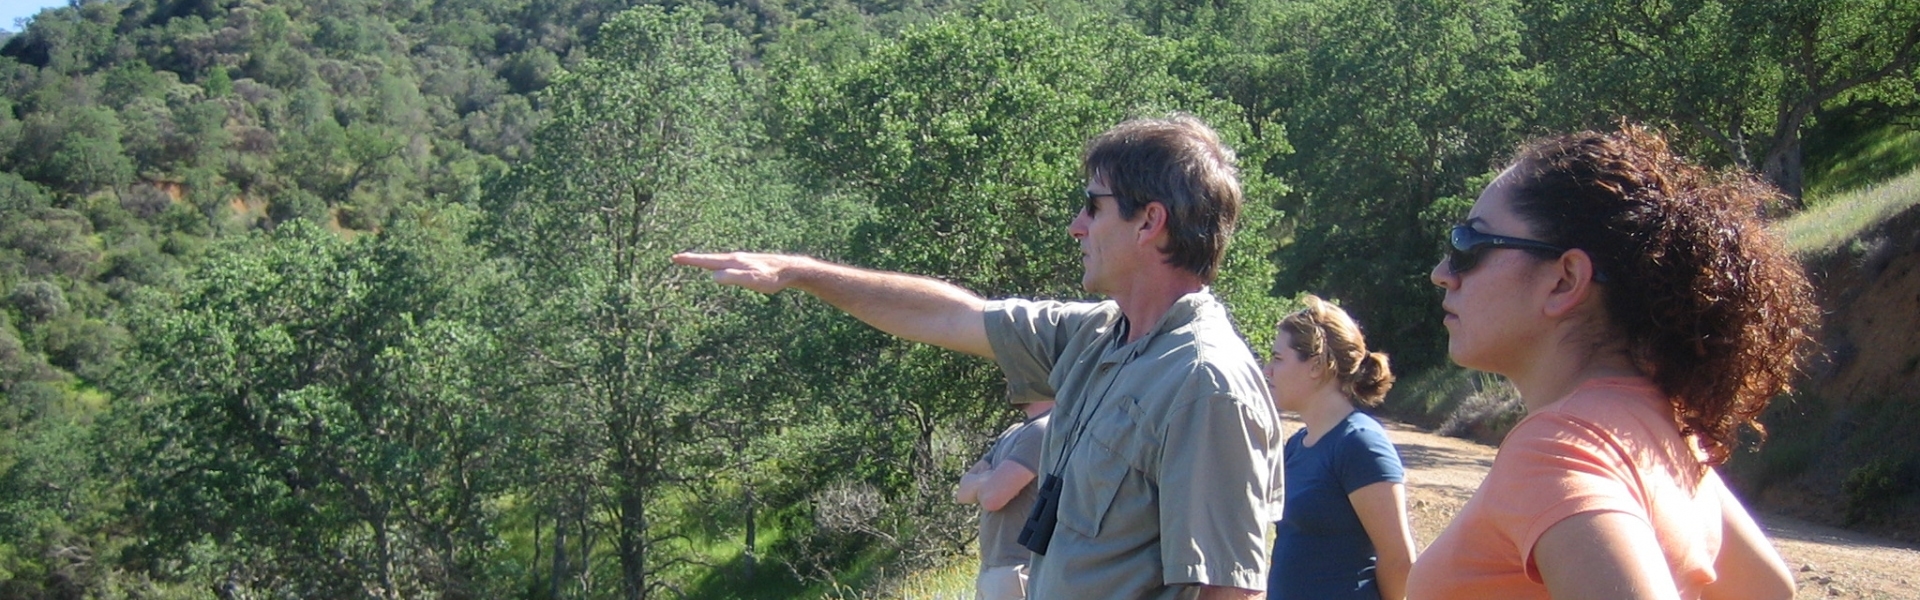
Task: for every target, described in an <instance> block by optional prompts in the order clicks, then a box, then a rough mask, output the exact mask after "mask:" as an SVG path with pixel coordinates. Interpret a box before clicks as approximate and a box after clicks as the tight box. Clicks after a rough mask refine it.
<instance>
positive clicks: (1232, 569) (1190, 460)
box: [1160, 394, 1279, 590]
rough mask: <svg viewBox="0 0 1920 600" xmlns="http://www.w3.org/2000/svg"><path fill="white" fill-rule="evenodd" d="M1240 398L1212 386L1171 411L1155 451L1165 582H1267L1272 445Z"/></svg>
mask: <svg viewBox="0 0 1920 600" xmlns="http://www.w3.org/2000/svg"><path fill="white" fill-rule="evenodd" d="M1254 410H1256V409H1255V408H1254V407H1250V406H1248V405H1247V404H1246V403H1245V401H1241V400H1236V399H1235V398H1234V397H1233V396H1231V395H1227V394H1214V395H1211V396H1207V397H1204V398H1201V399H1199V400H1196V401H1194V402H1193V403H1191V404H1189V405H1187V406H1185V407H1183V408H1181V409H1179V410H1176V411H1174V412H1173V413H1172V414H1170V415H1168V416H1169V420H1168V423H1167V429H1166V433H1165V437H1164V440H1163V446H1162V451H1161V459H1160V494H1161V497H1160V500H1161V503H1160V523H1161V547H1160V548H1161V564H1162V565H1163V568H1164V574H1163V576H1164V577H1165V578H1166V582H1167V583H1168V584H1180V583H1197V584H1205V585H1215V586H1229V587H1237V588H1243V589H1252V590H1258V589H1265V588H1266V584H1267V582H1266V575H1267V560H1268V556H1267V552H1266V547H1265V546H1266V524H1267V523H1266V521H1267V516H1268V512H1269V506H1268V504H1269V501H1270V498H1271V494H1272V490H1274V489H1276V486H1274V485H1273V484H1274V483H1275V482H1273V481H1272V479H1273V477H1274V469H1273V465H1272V457H1273V456H1276V453H1278V452H1279V449H1278V448H1276V447H1273V439H1272V436H1269V435H1268V432H1267V428H1266V427H1265V426H1264V425H1263V421H1262V420H1261V419H1260V418H1259V416H1258V415H1256V414H1255V413H1254V412H1253V411H1254Z"/></svg>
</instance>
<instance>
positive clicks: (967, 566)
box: [898, 557, 979, 600]
mask: <svg viewBox="0 0 1920 600" xmlns="http://www.w3.org/2000/svg"><path fill="white" fill-rule="evenodd" d="M978 568H979V562H978V561H977V560H976V559H974V558H973V557H964V558H960V559H957V560H953V561H950V562H948V563H946V564H945V565H942V566H940V567H938V568H933V569H928V570H924V571H916V572H914V573H912V574H909V575H907V576H906V578H905V580H903V581H901V582H900V584H899V588H898V589H899V591H900V597H901V598H903V599H905V600H973V576H974V573H975V572H976V570H977V569H978Z"/></svg>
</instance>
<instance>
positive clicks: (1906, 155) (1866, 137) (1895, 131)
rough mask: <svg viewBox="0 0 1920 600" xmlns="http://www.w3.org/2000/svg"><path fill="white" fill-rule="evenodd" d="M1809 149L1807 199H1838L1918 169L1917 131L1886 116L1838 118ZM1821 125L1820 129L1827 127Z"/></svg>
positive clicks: (1919, 144)
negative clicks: (1845, 194)
mask: <svg viewBox="0 0 1920 600" xmlns="http://www.w3.org/2000/svg"><path fill="white" fill-rule="evenodd" d="M1826 127H1831V130H1826V133H1827V134H1828V135H1825V136H1820V137H1821V138H1822V140H1823V141H1824V143H1821V141H1822V140H1809V144H1808V146H1807V151H1808V161H1807V162H1808V164H1807V189H1806V195H1807V197H1808V198H1816V199H1817V198H1831V197H1837V196H1838V195H1840V194H1844V193H1847V192H1850V191H1855V190H1859V189H1862V188H1865V187H1867V186H1870V185H1873V184H1875V183H1878V182H1881V181H1886V180H1888V179H1892V178H1894V177H1898V176H1899V175H1900V174H1901V173H1905V172H1907V171H1909V170H1912V169H1913V168H1914V167H1915V166H1920V130H1916V129H1913V128H1912V126H1911V125H1906V124H1902V123H1900V122H1899V121H1898V120H1893V121H1891V122H1889V120H1888V119H1887V118H1886V117H1885V116H1882V117H1879V118H1872V117H1854V118H1847V117H1840V118H1839V119H1838V122H1836V123H1834V124H1832V125H1831V126H1826ZM1826 127H1823V130H1825V129H1826Z"/></svg>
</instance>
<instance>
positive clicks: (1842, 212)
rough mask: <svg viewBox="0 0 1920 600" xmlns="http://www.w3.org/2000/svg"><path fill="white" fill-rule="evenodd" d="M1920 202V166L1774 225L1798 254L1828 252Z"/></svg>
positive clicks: (1821, 201) (1812, 205)
mask: <svg viewBox="0 0 1920 600" xmlns="http://www.w3.org/2000/svg"><path fill="white" fill-rule="evenodd" d="M1915 204H1920V169H1914V170H1911V171H1908V172H1907V174H1905V175H1902V176H1900V177H1896V178H1894V179H1891V180H1888V181H1885V182H1882V183H1879V184H1877V185H1873V186H1870V187H1866V188H1863V189H1860V190H1857V191H1853V192H1848V193H1845V194H1841V195H1839V196H1835V197H1832V198H1826V199H1822V200H1820V201H1818V202H1810V203H1809V208H1807V210H1805V211H1801V212H1800V214H1797V215H1794V216H1792V217H1790V218H1787V219H1785V220H1783V221H1780V222H1778V223H1775V224H1774V226H1773V227H1774V230H1775V231H1776V232H1777V233H1779V234H1780V235H1781V237H1783V238H1785V239H1786V241H1787V248H1788V249H1789V250H1792V251H1793V253H1794V255H1795V256H1801V257H1808V256H1818V255H1822V254H1827V253H1830V252H1833V251H1835V250H1838V249H1840V248H1841V247H1842V246H1844V245H1846V244H1848V243H1851V242H1852V241H1854V240H1856V239H1859V237H1860V234H1861V233H1863V232H1865V231H1867V230H1869V229H1871V228H1873V227H1874V226H1875V225H1879V224H1880V223H1881V222H1884V221H1886V220H1887V219H1889V218H1892V217H1893V216H1895V215H1898V214H1900V213H1901V211H1905V210H1907V209H1909V208H1912V207H1913V206H1914V205H1915Z"/></svg>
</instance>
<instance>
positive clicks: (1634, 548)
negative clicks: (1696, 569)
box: [1533, 512, 1680, 600]
mask: <svg viewBox="0 0 1920 600" xmlns="http://www.w3.org/2000/svg"><path fill="white" fill-rule="evenodd" d="M1533 562H1534V564H1535V565H1537V566H1539V568H1540V578H1541V579H1542V580H1544V581H1545V582H1546V584H1547V593H1548V594H1550V595H1552V596H1553V598H1554V599H1555V600H1589V599H1591V600H1600V599H1606V600H1619V599H1627V598H1632V599H1650V600H1651V599H1657V600H1674V599H1678V598H1679V597H1680V592H1679V589H1678V588H1676V587H1675V586H1674V583H1673V574H1672V573H1670V572H1668V570H1667V562H1666V559H1665V555H1664V554H1662V553H1661V552H1660V542H1659V540H1657V539H1655V538H1654V537H1653V528H1652V527H1650V526H1648V525H1647V522H1646V521H1643V520H1640V519H1639V518H1638V517H1634V516H1632V515H1628V514H1625V513H1618V512H1589V513H1580V514H1577V515H1574V516H1571V517H1567V518H1566V519H1565V520H1562V521H1560V522H1559V523H1556V524H1554V525H1553V526H1552V527H1548V528H1547V532H1546V533H1544V534H1541V535H1540V541H1539V542H1536V543H1534V545H1533Z"/></svg>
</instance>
